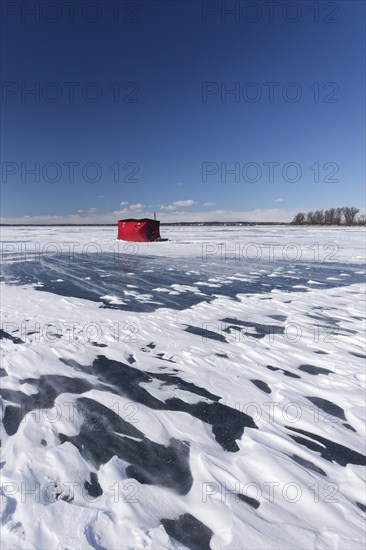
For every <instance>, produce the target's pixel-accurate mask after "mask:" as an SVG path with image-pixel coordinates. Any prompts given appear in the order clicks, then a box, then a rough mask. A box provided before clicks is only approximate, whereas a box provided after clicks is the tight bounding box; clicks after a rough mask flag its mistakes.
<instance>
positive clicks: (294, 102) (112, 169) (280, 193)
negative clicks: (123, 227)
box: [1, 0, 365, 223]
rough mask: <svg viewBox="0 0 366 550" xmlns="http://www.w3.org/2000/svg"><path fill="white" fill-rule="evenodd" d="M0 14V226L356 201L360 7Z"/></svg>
mask: <svg viewBox="0 0 366 550" xmlns="http://www.w3.org/2000/svg"><path fill="white" fill-rule="evenodd" d="M1 20H2V28H3V32H2V67H3V69H2V81H3V83H2V89H1V111H2V116H1V137H2V140H1V169H2V173H1V198H2V212H1V213H2V221H3V222H8V223H9V222H10V223H14V222H20V223H24V222H25V223H27V222H28V223H37V222H42V223H60V222H62V223H65V222H68V221H69V222H73V223H78V222H80V223H83V222H88V223H93V222H97V223H114V222H115V220H116V219H118V218H121V217H131V216H136V217H143V216H146V215H147V216H150V215H152V213H153V211H154V210H156V211H157V212H158V218H159V219H161V220H162V221H169V220H170V221H185V220H186V221H187V220H257V221H261V220H263V221H288V220H290V219H291V218H292V216H293V214H294V213H295V212H297V211H299V210H306V211H307V210H311V209H320V208H328V207H332V206H343V205H355V206H358V207H360V208H363V207H364V185H365V134H364V126H365V106H364V95H365V73H364V64H365V34H364V33H365V30H364V27H365V23H364V20H365V3H364V2H363V1H361V0H360V1H349V0H347V1H341V2H326V1H322V0H320V1H319V2H314V1H313V0H311V1H296V2H287V1H282V0H278V1H276V2H271V1H251V2H247V1H245V0H241V1H230V0H228V1H226V2H220V1H215V0H210V1H204V2H201V1H196V0H184V1H180V0H174V1H160V0H146V1H139V0H136V1H128V2H127V1H126V2H123V1H121V2H118V1H117V0H113V1H109V0H103V1H102V0H93V2H92V1H91V0H90V1H89V0H82V1H78V2H74V1H70V2H68V1H66V0H53V1H52V2H50V1H48V0H44V1H41V2H35V1H32V0H28V1H26V2H16V1H7V2H5V1H4V2H2V3H1ZM32 90H33V91H32Z"/></svg>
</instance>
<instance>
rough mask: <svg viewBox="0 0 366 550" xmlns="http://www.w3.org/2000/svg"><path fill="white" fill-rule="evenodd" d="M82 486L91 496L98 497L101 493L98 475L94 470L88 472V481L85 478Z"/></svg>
mask: <svg viewBox="0 0 366 550" xmlns="http://www.w3.org/2000/svg"><path fill="white" fill-rule="evenodd" d="M84 487H85V489H86V490H87V492H88V495H90V496H91V497H93V498H97V497H100V496H101V495H102V494H103V490H102V488H101V486H100V485H99V481H98V476H97V474H96V473H94V472H90V482H89V481H87V480H85V482H84Z"/></svg>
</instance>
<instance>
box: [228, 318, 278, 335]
mask: <svg viewBox="0 0 366 550" xmlns="http://www.w3.org/2000/svg"><path fill="white" fill-rule="evenodd" d="M221 321H222V322H223V323H226V324H227V325H229V326H227V327H226V328H225V329H224V332H228V333H230V330H231V329H234V330H242V327H245V328H254V330H255V331H256V332H255V333H250V334H247V333H246V335H247V336H252V337H253V338H258V339H260V338H264V337H265V336H267V335H271V334H283V333H284V328H283V327H280V326H278V325H264V324H261V323H254V322H252V321H240V320H239V319H233V318H231V317H225V319H221Z"/></svg>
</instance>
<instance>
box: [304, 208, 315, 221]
mask: <svg viewBox="0 0 366 550" xmlns="http://www.w3.org/2000/svg"><path fill="white" fill-rule="evenodd" d="M306 223H310V224H314V223H315V221H314V212H313V211H312V210H311V211H310V212H308V213H307V214H306Z"/></svg>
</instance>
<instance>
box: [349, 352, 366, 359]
mask: <svg viewBox="0 0 366 550" xmlns="http://www.w3.org/2000/svg"><path fill="white" fill-rule="evenodd" d="M350 354H351V355H354V357H359V358H360V359H366V355H365V354H364V353H358V352H357V351H350Z"/></svg>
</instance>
